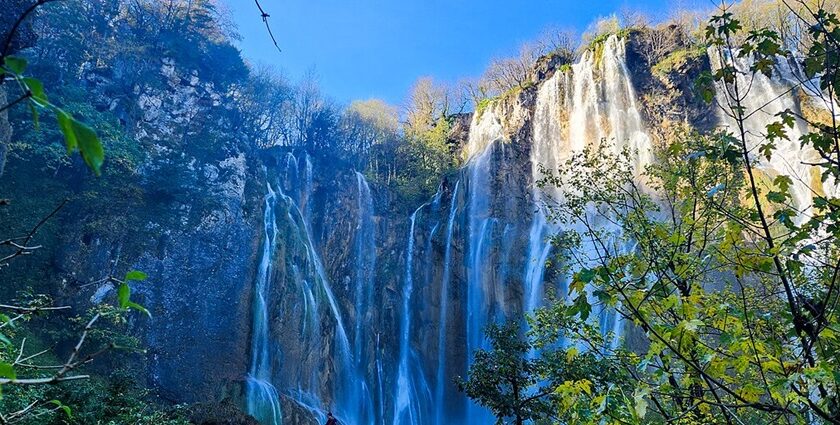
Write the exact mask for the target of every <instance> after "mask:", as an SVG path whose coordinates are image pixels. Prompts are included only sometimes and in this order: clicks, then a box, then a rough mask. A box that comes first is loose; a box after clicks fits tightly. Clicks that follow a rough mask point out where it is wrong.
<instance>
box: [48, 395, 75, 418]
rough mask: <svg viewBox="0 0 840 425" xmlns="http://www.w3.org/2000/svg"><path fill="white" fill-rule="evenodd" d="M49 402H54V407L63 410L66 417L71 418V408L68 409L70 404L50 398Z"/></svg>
mask: <svg viewBox="0 0 840 425" xmlns="http://www.w3.org/2000/svg"><path fill="white" fill-rule="evenodd" d="M49 403H50V404H54V405H55V406H56V407H58V408H59V409H61V410H62V411H64V414H65V415H67V419H73V410H72V409H70V406H68V405H66V404H64V403H62V402H61V401H59V400H50V401H49Z"/></svg>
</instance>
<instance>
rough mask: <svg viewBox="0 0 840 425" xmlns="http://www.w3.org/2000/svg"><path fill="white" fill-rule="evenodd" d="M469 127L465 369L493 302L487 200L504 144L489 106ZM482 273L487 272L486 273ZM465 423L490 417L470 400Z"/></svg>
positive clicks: (480, 341) (478, 344) (478, 345)
mask: <svg viewBox="0 0 840 425" xmlns="http://www.w3.org/2000/svg"><path fill="white" fill-rule="evenodd" d="M473 124H474V126H471V127H470V135H469V141H468V142H467V151H468V153H469V154H470V155H471V156H470V159H469V162H468V163H467V167H466V168H467V170H466V172H467V174H468V176H469V177H468V184H467V199H468V203H467V211H466V213H467V214H468V229H469V230H468V236H467V237H468V240H467V259H466V261H467V264H466V269H467V270H466V278H467V282H466V285H467V291H466V293H467V297H466V313H467V317H466V337H467V338H466V350H467V353H468V357H467V359H468V360H467V367H469V366H470V365H471V364H472V353H473V352H474V351H475V350H476V349H479V348H482V347H483V346H484V341H485V338H484V328H485V327H486V326H487V324H488V322H489V321H490V315H491V314H492V310H493V308H492V306H491V304H492V303H493V301H494V300H492V299H491V297H492V294H493V293H494V292H495V291H490V288H489V285H490V282H488V280H489V279H486V275H487V274H489V273H490V272H491V271H492V269H491V270H488V268H491V267H492V265H490V264H487V263H488V262H489V261H488V260H487V259H488V255H487V251H488V248H489V246H488V245H489V244H488V239H489V236H490V233H491V231H492V228H493V224H494V222H495V220H494V218H493V217H492V211H491V206H490V200H491V198H492V196H493V191H492V181H491V178H492V173H493V171H494V170H493V164H494V161H493V159H494V158H493V156H494V149H493V146H494V145H495V144H496V143H503V142H504V135H503V133H502V126H501V120H500V119H499V117H498V116H497V115H496V112H495V111H494V109H493V108H492V107H488V108H487V110H485V111H484V112H483V113H482V114H481V117H480V118H478V119H477V120H475V119H474V120H473ZM485 271H487V272H488V273H486V274H485ZM466 403H467V404H466V408H467V416H466V418H465V419H466V420H467V422H468V423H471V424H473V423H474V424H479V423H491V422H492V415H491V414H490V412H489V411H488V410H487V409H485V408H482V407H479V406H478V405H476V404H475V403H473V402H472V401H470V400H467V401H466Z"/></svg>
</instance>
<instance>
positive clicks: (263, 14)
mask: <svg viewBox="0 0 840 425" xmlns="http://www.w3.org/2000/svg"><path fill="white" fill-rule="evenodd" d="M254 3H256V4H257V9H259V10H260V17H261V18H262V20H263V23H264V24H265V29H266V30H267V31H268V36H269V37H271V41H272V42H273V43H274V47H276V48H277V51H278V52H282V51H283V50H280V45H278V44H277V39H275V38H274V33H272V32H271V25H270V24H269V23H268V18H270V17H271V15H269V14H268V13H266V12H265V10H264V9H263V8H262V5H261V4H260V0H254Z"/></svg>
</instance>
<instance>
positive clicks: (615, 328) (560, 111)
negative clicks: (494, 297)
mask: <svg viewBox="0 0 840 425" xmlns="http://www.w3.org/2000/svg"><path fill="white" fill-rule="evenodd" d="M625 49H626V45H625V43H624V41H622V40H621V39H619V38H618V37H617V36H611V37H609V38H608V39H607V40H605V41H604V46H603V49H602V50H601V52H600V57H598V56H597V54H596V53H595V52H594V51H587V52H585V53H584V54H583V56H582V57H581V59H580V60H579V61H578V62H577V63H575V64H574V65H572V67H571V72H570V73H562V72H556V73H555V74H554V75H553V76H552V77H551V78H550V79H548V80H546V81H545V82H544V83H543V84H542V85H541V86H540V87H539V90H538V92H537V100H536V105H535V108H534V118H533V129H534V131H533V143H532V145H531V152H530V154H531V156H530V160H531V178H532V181H533V182H534V183H536V182H537V181H539V180H540V179H542V178H543V177H544V176H543V173H542V168H544V169H546V170H556V169H557V167H558V166H559V165H561V164H562V163H563V162H564V161H565V160H567V159H568V158H569V157H570V156H571V155H573V154H574V153H579V152H582V151H583V150H584V149H585V148H587V147H596V146H599V145H600V144H601V143H602V140H603V141H606V142H607V145H606V148H608V149H610V151H612V153H614V154H619V153H621V151H622V150H623V149H628V150H629V151H630V153H631V158H632V161H633V165H634V172H635V173H636V175H637V177H638V176H640V175H641V173H642V172H643V171H644V168H645V167H646V166H647V165H649V164H650V163H651V161H652V160H653V154H652V149H653V147H652V142H651V139H650V137H649V136H648V134H647V133H646V132H645V128H644V125H643V122H642V118H641V114H640V112H639V109H638V106H637V104H636V94H635V91H634V89H633V84H632V82H631V80H630V73H629V71H628V70H627V65H626V59H625V54H626V52H625ZM566 119H567V121H566ZM640 183H642V184H643V182H640ZM574 190H575V188H570V187H566V186H562V187H560V188H554V187H545V188H539V187H537V186H536V185H534V187H533V188H532V197H533V200H534V204H535V205H534V216H533V219H532V222H531V229H530V232H529V236H528V247H529V248H528V261H527V263H526V270H525V282H526V286H527V287H526V299H525V303H524V305H525V310H526V311H530V310H533V309H534V308H536V307H538V306H539V305H540V304H541V303H542V300H543V297H544V288H543V283H544V280H545V276H544V275H545V262H546V260H547V258H548V255H549V254H550V251H551V244H550V243H549V242H548V241H547V240H546V238H547V237H548V236H549V235H551V234H553V233H557V232H561V231H563V230H577V231H582V230H583V229H580V228H576V227H574V226H573V227H572V228H570V229H563V228H560V227H558V226H556V225H555V224H553V223H550V222H548V220H547V219H546V210H545V205H544V204H545V203H547V202H562V201H563V196H564V192H566V191H574ZM566 193H569V192H566ZM593 213H594V212H593ZM593 216H594V214H593ZM601 225H602V226H603V227H604V230H607V231H609V232H618V230H619V229H615V228H612V227H614V226H611V225H610V224H608V223H605V222H603V221H602V222H601ZM591 249H592V247H588V246H584V247H583V251H584V252H591ZM560 295H564V294H560ZM599 314H600V317H601V329H602V332H605V333H606V332H610V331H611V332H613V333H614V334H615V337H616V340H617V339H618V338H619V337H620V336H621V324H620V323H619V321H618V320H617V317H616V315H615V313H614V312H613V311H609V310H608V309H601V311H600V312H599ZM615 342H617V341H615Z"/></svg>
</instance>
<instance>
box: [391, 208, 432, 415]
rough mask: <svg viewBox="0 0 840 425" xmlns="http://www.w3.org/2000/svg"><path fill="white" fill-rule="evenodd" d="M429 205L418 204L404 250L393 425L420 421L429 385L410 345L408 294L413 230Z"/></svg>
mask: <svg viewBox="0 0 840 425" xmlns="http://www.w3.org/2000/svg"><path fill="white" fill-rule="evenodd" d="M427 205H428V204H423V205H421V206H420V207H418V208H417V209H416V210H415V211H414V213H412V214H411V217H410V218H409V223H410V226H409V231H408V242H407V244H406V251H405V258H406V260H405V270H406V271H405V278H404V281H403V294H402V297H403V298H402V311H401V312H400V314H401V316H400V338H399V361H398V365H397V379H396V388H395V389H394V394H395V398H394V416H393V424H394V425H417V424H423V423H425V422H424V416H425V414H426V413H427V412H424V411H423V408H422V407H424V404H423V403H421V398H423V397H427V394H426V391H427V390H428V385H427V384H426V382H425V378H424V377H423V376H422V371H420V370H419V369H420V365H419V364H418V358H417V355H416V353H415V352H414V350H413V348H412V347H411V313H412V309H411V306H412V303H411V297H412V293H413V291H414V277H413V273H412V271H413V265H414V230H415V225H416V222H417V213H419V212H420V210H422V209H423V208H425V207H426V206H427Z"/></svg>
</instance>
